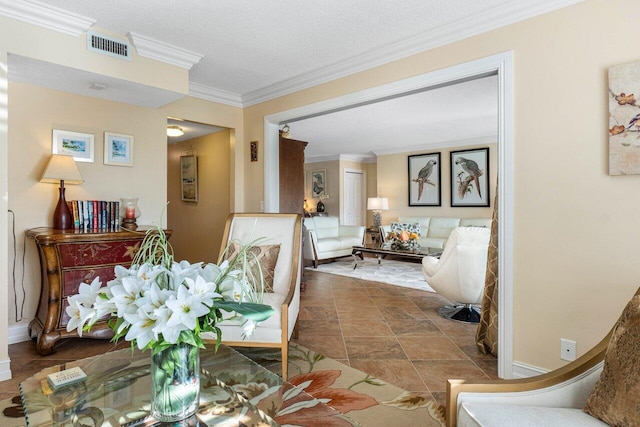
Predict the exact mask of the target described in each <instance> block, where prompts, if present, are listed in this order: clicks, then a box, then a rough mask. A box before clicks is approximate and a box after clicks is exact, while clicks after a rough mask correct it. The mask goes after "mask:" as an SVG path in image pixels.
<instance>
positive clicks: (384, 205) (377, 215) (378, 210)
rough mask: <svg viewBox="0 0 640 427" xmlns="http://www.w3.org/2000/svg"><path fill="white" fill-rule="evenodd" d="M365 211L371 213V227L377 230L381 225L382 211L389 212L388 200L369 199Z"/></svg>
mask: <svg viewBox="0 0 640 427" xmlns="http://www.w3.org/2000/svg"><path fill="white" fill-rule="evenodd" d="M367 210H369V211H373V226H374V227H375V228H379V227H380V226H381V225H382V211H387V210H389V199H387V198H386V197H369V198H368V199H367Z"/></svg>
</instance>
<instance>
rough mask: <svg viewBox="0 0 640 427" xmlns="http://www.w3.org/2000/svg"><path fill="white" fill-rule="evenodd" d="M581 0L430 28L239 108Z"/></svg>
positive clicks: (262, 92) (251, 96) (546, 0)
mask: <svg viewBox="0 0 640 427" xmlns="http://www.w3.org/2000/svg"><path fill="white" fill-rule="evenodd" d="M582 1H584V0H540V1H539V2H538V3H537V4H535V5H527V6H523V5H522V4H521V3H520V2H519V1H518V0H512V1H511V2H509V3H507V4H505V5H501V6H499V7H496V8H493V9H491V10H487V11H485V12H482V13H479V14H477V15H474V16H473V17H470V18H466V19H461V20H459V21H456V22H454V23H451V24H449V25H444V26H441V27H438V28H434V29H433V30H431V31H427V32H425V33H422V34H419V35H417V36H415V37H411V38H409V39H406V40H402V41H400V42H397V43H392V44H390V45H387V46H384V47H382V48H379V49H375V50H372V51H369V52H366V53H363V54H361V55H357V56H354V57H352V58H350V59H347V60H344V61H341V62H339V63H335V64H332V65H329V66H326V67H323V68H319V69H317V70H314V71H312V72H310V73H305V74H300V75H298V76H293V77H291V78H287V79H286V80H282V81H280V82H278V83H275V84H273V85H269V86H266V87H264V88H261V89H257V90H254V91H251V92H247V93H245V94H243V95H242V102H243V106H245V107H249V106H251V105H255V104H259V103H261V102H265V101H268V100H270V99H274V98H277V97H280V96H284V95H287V94H290V93H293V92H297V91H300V90H303V89H307V88H310V87H313V86H317V85H319V84H322V83H326V82H329V81H332V80H336V79H339V78H341V77H345V76H348V75H351V74H355V73H358V72H361V71H365V70H369V69H371V68H375V67H378V66H381V65H384V64H387V63H390V62H393V61H397V60H399V59H403V58H407V57H409V56H412V55H416V54H418V53H421V52H424V51H427V50H430V49H434V48H437V47H440V46H444V45H447V44H450V43H453V42H457V41H460V40H463V39H466V38H469V37H472V36H475V35H478V34H482V33H485V32H488V31H491V30H495V29H497V28H501V27H505V26H507V25H510V24H514V23H516V22H519V21H523V20H526V19H529V18H534V17H536V16H539V15H542V14H545V13H549V12H552V11H554V10H557V9H561V8H564V7H567V6H572V5H574V4H578V3H581V2H582Z"/></svg>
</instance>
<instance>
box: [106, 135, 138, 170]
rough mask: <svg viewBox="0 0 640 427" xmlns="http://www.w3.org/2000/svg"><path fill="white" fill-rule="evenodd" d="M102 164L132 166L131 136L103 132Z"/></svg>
mask: <svg viewBox="0 0 640 427" xmlns="http://www.w3.org/2000/svg"><path fill="white" fill-rule="evenodd" d="M104 164H105V165H111V166H133V136H131V135H123V134H121V133H113V132H105V133H104Z"/></svg>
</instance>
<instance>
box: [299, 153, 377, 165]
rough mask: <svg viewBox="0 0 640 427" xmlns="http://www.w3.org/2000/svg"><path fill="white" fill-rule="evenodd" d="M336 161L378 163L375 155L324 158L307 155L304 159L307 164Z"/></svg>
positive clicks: (323, 156)
mask: <svg viewBox="0 0 640 427" xmlns="http://www.w3.org/2000/svg"><path fill="white" fill-rule="evenodd" d="M334 161H348V162H358V163H377V162H378V158H377V157H376V156H374V155H373V154H331V155H322V156H307V155H305V157H304V162H305V163H320V162H334Z"/></svg>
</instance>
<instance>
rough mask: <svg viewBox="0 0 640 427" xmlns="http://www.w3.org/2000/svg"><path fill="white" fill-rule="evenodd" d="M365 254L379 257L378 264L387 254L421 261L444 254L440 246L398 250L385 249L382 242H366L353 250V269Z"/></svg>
mask: <svg viewBox="0 0 640 427" xmlns="http://www.w3.org/2000/svg"><path fill="white" fill-rule="evenodd" d="M364 254H373V255H375V256H376V258H377V259H378V264H380V263H381V262H382V260H383V259H384V258H386V257H387V256H394V257H400V258H406V259H412V260H416V261H421V260H422V258H424V257H425V256H434V257H439V256H440V255H442V249H438V248H426V247H425V248H422V247H421V248H420V249H418V250H417V251H397V250H393V249H384V248H383V247H382V246H381V245H380V244H366V245H358V246H354V247H353V249H352V251H351V256H352V257H353V261H354V265H353V269H354V270H355V269H356V268H358V258H360V260H363V259H364Z"/></svg>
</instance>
